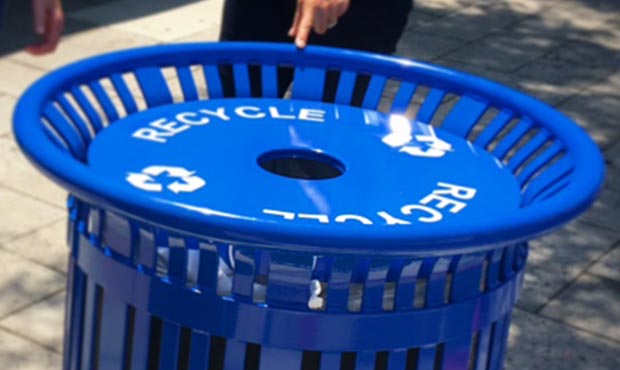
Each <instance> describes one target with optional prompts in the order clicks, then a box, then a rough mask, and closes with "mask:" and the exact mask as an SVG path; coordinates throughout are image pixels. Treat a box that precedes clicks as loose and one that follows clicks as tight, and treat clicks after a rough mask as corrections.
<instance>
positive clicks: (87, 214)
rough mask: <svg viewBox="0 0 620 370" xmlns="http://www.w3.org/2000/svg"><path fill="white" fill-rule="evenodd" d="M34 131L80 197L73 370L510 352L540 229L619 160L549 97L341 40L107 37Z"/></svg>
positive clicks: (344, 364) (41, 111)
mask: <svg viewBox="0 0 620 370" xmlns="http://www.w3.org/2000/svg"><path fill="white" fill-rule="evenodd" d="M287 76H291V77H292V83H291V84H290V89H288V91H284V88H286V86H287V85H288V84H289V82H290V81H289V80H288V79H287ZM283 87H284V88H283ZM14 129H15V136H16V139H17V141H18V142H19V144H20V146H21V148H22V149H23V151H24V152H25V153H26V155H27V156H28V157H29V158H30V159H31V160H32V162H33V163H34V164H35V165H36V166H37V167H38V168H39V169H40V170H41V171H42V172H44V173H45V174H46V175H48V176H49V177H50V178H51V179H52V180H54V181H55V182H57V183H58V184H60V185H61V186H63V187H64V188H66V189H67V190H68V191H69V192H70V194H71V195H70V197H69V201H68V210H69V226H68V244H69V246H70V252H71V253H70V258H69V269H68V271H69V275H68V288H67V293H68V294H67V305H66V327H65V347H64V348H65V349H64V369H65V370H78V369H81V370H91V369H99V370H129V369H130V370H153V369H159V370H205V369H208V370H223V369H226V370H237V369H238V370H241V369H243V370H248V369H255V370H274V369H287V370H334V369H339V370H353V369H355V370H367V369H368V370H412V369H416V370H427V369H428V370H430V369H432V370H442V369H443V370H453V369H476V370H499V369H501V367H502V361H503V358H504V355H505V351H506V341H507V335H508V330H509V326H510V315H511V310H512V307H513V305H514V303H515V300H516V299H517V296H518V292H519V288H520V285H521V282H522V278H523V270H524V265H525V262H526V257H527V253H528V244H527V241H528V240H529V239H531V238H534V237H538V236H540V235H542V234H544V233H546V232H549V231H550V230H552V229H554V228H556V227H558V226H560V225H562V224H564V223H566V222H568V221H569V220H571V219H572V218H574V217H575V216H577V215H578V214H579V213H581V212H582V211H584V210H585V209H587V208H588V207H589V206H590V205H591V203H592V202H593V201H594V199H595V198H596V196H597V194H598V192H599V190H600V187H601V184H602V181H603V174H604V166H603V161H602V159H601V155H600V153H599V151H598V149H597V147H596V145H595V144H594V143H593V142H592V141H591V140H590V138H589V137H588V136H587V135H586V134H585V133H584V132H583V131H582V130H581V129H580V128H579V127H577V126H576V125H575V124H574V123H573V122H571V121H570V120H569V119H567V118H566V117H565V116H563V115H562V114H560V113H558V112H557V111H555V110H553V109H552V108H550V107H548V106H547V105H545V104H543V103H541V102H539V101H537V100H534V99H532V98H530V97H528V96H525V95H523V94H521V93H518V92H515V91H513V90H511V89H508V88H506V87H503V86H500V85H498V84H495V83H493V82H490V81H487V80H483V79H480V78H477V77H473V76H470V75H466V74H463V73H458V72H455V71H452V70H448V69H445V68H440V67H437V66H432V65H428V64H423V63H418V62H413V61H408V60H402V59H396V58H391V57H386V56H378V55H372V54H366V53H360V52H353V51H344V50H335V49H328V48H320V47H308V48H307V49H306V50H304V51H299V50H296V49H295V48H294V47H292V46H286V45H270V44H253V43H228V44H227V43H221V44H185V45H171V46H157V47H150V48H143V49H137V50H130V51H123V52H116V53H112V54H108V55H103V56H99V57H96V58H92V59H89V60H86V61H82V62H78V63H75V64H72V65H70V66H68V67H65V68H62V69H60V70H58V71H56V72H53V73H51V74H49V75H48V76H46V77H44V78H42V79H41V80H40V81H38V82H37V83H35V84H34V85H33V86H32V87H31V88H30V89H29V90H28V91H27V92H26V93H25V94H24V96H23V97H22V98H21V99H20V101H19V104H18V106H17V109H16V112H15V119H14ZM558 247H559V248H560V247H561V246H558Z"/></svg>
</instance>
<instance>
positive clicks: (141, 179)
mask: <svg viewBox="0 0 620 370" xmlns="http://www.w3.org/2000/svg"><path fill="white" fill-rule="evenodd" d="M164 174H166V175H167V176H168V177H169V178H174V179H178V180H176V181H174V182H173V183H171V184H169V185H167V186H166V187H165V188H166V189H168V190H170V191H171V192H173V193H175V194H179V193H192V192H194V191H196V190H198V189H200V188H202V187H203V186H205V185H206V184H207V182H206V181H205V180H203V179H202V178H200V177H198V176H196V172H195V171H188V170H186V169H185V168H183V167H169V166H149V167H146V168H145V169H143V170H142V171H141V172H139V173H136V172H129V173H128V174H127V177H126V180H127V182H129V183H130V184H131V185H133V186H134V187H135V188H138V189H140V190H144V191H150V192H157V193H160V192H162V191H164V185H163V184H161V183H159V182H157V181H156V179H155V178H156V177H158V176H161V175H164Z"/></svg>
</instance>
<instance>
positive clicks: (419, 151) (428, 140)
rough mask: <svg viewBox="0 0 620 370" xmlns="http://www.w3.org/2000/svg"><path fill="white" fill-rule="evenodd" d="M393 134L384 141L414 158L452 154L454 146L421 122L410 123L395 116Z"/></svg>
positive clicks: (383, 139) (439, 156) (392, 124)
mask: <svg viewBox="0 0 620 370" xmlns="http://www.w3.org/2000/svg"><path fill="white" fill-rule="evenodd" d="M390 125H391V126H392V127H391V130H392V131H391V132H390V133H389V134H388V135H386V136H384V137H383V138H382V141H383V142H384V143H385V144H387V145H389V146H391V147H393V148H399V152H401V153H406V154H409V155H411V156H414V157H426V158H441V157H443V156H445V155H446V153H448V152H452V151H453V148H452V145H451V144H450V143H448V142H446V141H444V140H442V139H440V138H439V137H438V136H437V134H436V133H435V130H434V129H433V126H431V125H427V124H423V123H420V122H413V123H410V122H409V121H408V119H407V118H406V117H401V116H393V117H391V122H390Z"/></svg>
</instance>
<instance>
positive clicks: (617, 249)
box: [0, 0, 620, 370]
mask: <svg viewBox="0 0 620 370" xmlns="http://www.w3.org/2000/svg"><path fill="white" fill-rule="evenodd" d="M222 1H223V0H206V1H192V0H184V1H172V0H148V1H137V0H115V1H112V0H67V1H66V3H67V8H68V19H67V22H68V30H67V36H66V37H65V38H64V40H63V43H62V45H61V47H60V49H59V50H58V52H57V53H55V54H53V55H50V56H46V57H42V58H33V57H31V56H29V55H27V54H25V53H24V52H22V51H21V48H22V47H23V45H24V44H25V43H27V42H29V41H32V37H31V36H29V35H31V32H30V25H29V24H30V20H29V19H28V17H27V13H26V11H25V10H24V9H22V5H19V4H18V5H15V3H20V2H19V1H13V4H14V5H13V8H11V9H10V13H9V14H8V15H9V17H8V18H7V19H6V20H5V21H6V24H5V32H4V33H3V34H0V364H2V366H1V368H3V369H20V370H31V369H32V370H35V369H36V370H40V369H60V368H61V357H60V353H61V349H62V321H63V306H64V280H65V262H66V256H67V251H66V248H65V246H64V244H63V241H64V232H65V223H64V218H65V210H64V198H65V194H64V193H63V192H62V191H61V190H59V189H58V188H57V187H55V186H54V185H52V184H50V182H49V181H47V180H46V179H44V178H43V177H42V176H40V175H39V174H38V173H37V171H36V170H34V169H33V167H32V166H31V165H30V164H28V163H27V162H26V160H25V159H24V158H23V156H22V155H21V154H20V153H19V151H18V149H17V148H16V145H15V143H14V141H13V138H12V136H11V131H10V115H11V111H12V108H13V106H14V104H15V101H16V99H17V98H18V97H19V95H20V94H21V93H22V91H23V90H24V89H25V88H26V87H27V86H28V84H30V83H31V82H32V81H34V80H35V79H37V78H38V77H40V76H42V75H44V74H45V73H46V72H47V71H50V70H52V69H55V68H57V67H59V66H61V65H63V64H66V63H68V62H70V61H73V60H76V59H80V58H84V57H87V56H90V55H95V54H99V53H102V52H104V51H109V50H114V49H118V48H126V47H134V46H139V45H152V44H161V43H170V42H182V41H208V40H215V39H216V37H217V34H218V27H219V21H220V13H221V7H222ZM21 3H25V1H22V2H21ZM398 54H399V55H402V56H405V57H409V58H415V59H420V60H425V61H431V62H433V63H438V64H443V65H446V66H450V67H453V68H457V69H461V70H464V71H468V72H471V73H475V74H479V75H482V76H486V77H488V78H491V79H494V80H497V81H499V82H502V83H505V84H508V85H511V86H514V87H516V88H518V89H520V90H523V91H526V92H528V93H530V94H532V95H534V96H537V97H539V98H541V99H543V100H544V101H546V102H548V103H549V104H551V105H554V106H556V107H557V108H558V109H559V110H561V111H563V112H565V113H566V114H568V115H570V116H571V117H573V118H574V119H575V120H577V122H579V123H580V124H581V125H582V126H583V127H584V128H585V129H586V130H588V131H589V133H590V134H591V135H592V136H593V137H594V138H595V139H596V141H597V142H598V143H599V145H600V146H601V148H602V150H603V151H604V154H605V156H606V160H607V168H608V181H607V184H606V186H605V189H604V191H603V193H602V196H601V198H600V200H599V201H598V202H597V203H596V205H595V207H594V208H593V209H592V210H591V211H589V212H588V213H587V214H585V215H584V216H583V217H581V218H580V219H579V220H577V221H576V222H573V223H571V224H570V225H568V226H567V227H566V228H564V229H563V230H562V231H559V232H556V233H555V234H553V235H551V236H549V237H545V238H543V239H541V240H538V241H535V242H533V243H532V251H531V255H530V260H529V266H528V273H527V275H526V279H525V287H524V290H523V293H522V295H521V298H520V300H519V303H518V308H517V309H516V311H515V314H514V319H513V326H512V329H511V338H510V350H509V352H508V358H507V364H506V369H509V370H513V369H514V370H521V369H528V370H533V369H540V370H556V369H557V370H559V369H571V370H595V369H601V370H615V369H620V221H619V220H620V142H619V140H618V139H620V2H619V1H618V0H608V1H602V0H599V1H595V0H546V1H540V0H510V1H508V0H477V1H474V0H417V1H416V11H415V12H414V13H413V14H412V17H411V19H410V22H409V25H408V27H407V31H406V33H405V36H404V38H403V39H402V41H401V43H400V45H399V50H398ZM101 370H105V369H101Z"/></svg>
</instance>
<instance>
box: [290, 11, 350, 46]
mask: <svg viewBox="0 0 620 370" xmlns="http://www.w3.org/2000/svg"><path fill="white" fill-rule="evenodd" d="M349 3H350V0H297V11H296V12H295V18H294V20H293V26H292V27H291V29H290V31H289V32H288V35H289V36H290V37H294V38H295V45H297V47H298V48H305V47H306V45H307V44H308V38H309V37H310V32H311V31H312V29H314V32H316V33H317V34H319V35H323V34H325V32H327V31H328V30H329V29H330V28H332V27H334V26H336V24H337V23H338V19H339V18H340V17H342V15H343V14H344V13H346V12H347V9H349Z"/></svg>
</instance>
